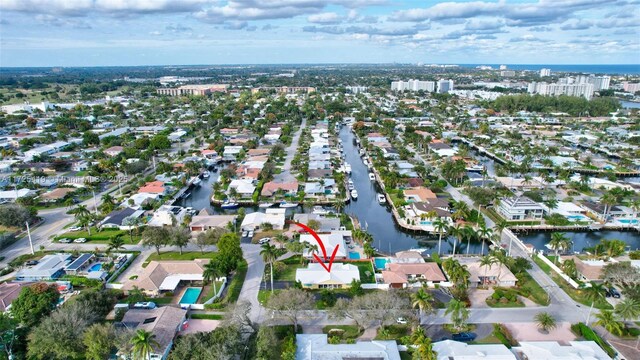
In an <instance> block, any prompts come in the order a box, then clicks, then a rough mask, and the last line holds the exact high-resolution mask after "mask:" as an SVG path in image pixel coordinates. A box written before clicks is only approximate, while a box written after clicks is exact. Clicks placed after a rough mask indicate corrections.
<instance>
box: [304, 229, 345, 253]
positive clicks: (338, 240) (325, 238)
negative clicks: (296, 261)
mask: <svg viewBox="0 0 640 360" xmlns="http://www.w3.org/2000/svg"><path fill="white" fill-rule="evenodd" d="M346 236H349V237H350V236H351V232H350V231H333V232H330V233H328V234H326V233H325V234H318V237H319V238H320V240H322V243H323V244H324V248H325V250H326V252H327V254H333V252H334V251H335V249H336V247H337V248H338V250H337V251H336V255H335V258H336V259H346V258H347V256H348V255H349V251H348V249H347V246H346V241H345V237H346ZM300 242H301V243H307V244H310V245H315V246H317V248H318V251H322V250H321V246H320V244H318V241H317V240H316V238H315V236H313V235H311V234H302V235H300ZM313 253H314V251H313V250H311V249H309V248H306V249H305V250H304V253H303V254H302V256H304V257H306V258H313ZM316 253H317V252H316ZM320 254H321V252H320Z"/></svg>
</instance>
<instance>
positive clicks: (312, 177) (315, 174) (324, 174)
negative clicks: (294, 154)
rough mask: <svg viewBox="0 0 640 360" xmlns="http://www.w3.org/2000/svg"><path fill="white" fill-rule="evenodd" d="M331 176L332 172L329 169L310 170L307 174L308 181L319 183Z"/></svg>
mask: <svg viewBox="0 0 640 360" xmlns="http://www.w3.org/2000/svg"><path fill="white" fill-rule="evenodd" d="M332 175H333V171H332V170H330V169H310V170H309V171H308V173H307V178H308V179H309V181H320V180H324V179H327V178H330V177H331V176H332Z"/></svg>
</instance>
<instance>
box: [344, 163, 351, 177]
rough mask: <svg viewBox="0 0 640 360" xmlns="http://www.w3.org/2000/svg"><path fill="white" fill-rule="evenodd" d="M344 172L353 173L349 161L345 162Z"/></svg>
mask: <svg viewBox="0 0 640 360" xmlns="http://www.w3.org/2000/svg"><path fill="white" fill-rule="evenodd" d="M344 172H345V173H347V174H351V165H349V163H347V162H345V163H344Z"/></svg>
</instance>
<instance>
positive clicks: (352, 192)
mask: <svg viewBox="0 0 640 360" xmlns="http://www.w3.org/2000/svg"><path fill="white" fill-rule="evenodd" d="M351 198H352V199H353V200H357V199H358V190H356V189H353V190H351Z"/></svg>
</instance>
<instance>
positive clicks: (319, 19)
mask: <svg viewBox="0 0 640 360" xmlns="http://www.w3.org/2000/svg"><path fill="white" fill-rule="evenodd" d="M307 21H308V22H310V23H314V24H338V23H340V22H342V16H340V15H338V14H336V13H334V12H325V13H320V14H313V15H310V16H309V17H308V18H307Z"/></svg>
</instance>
